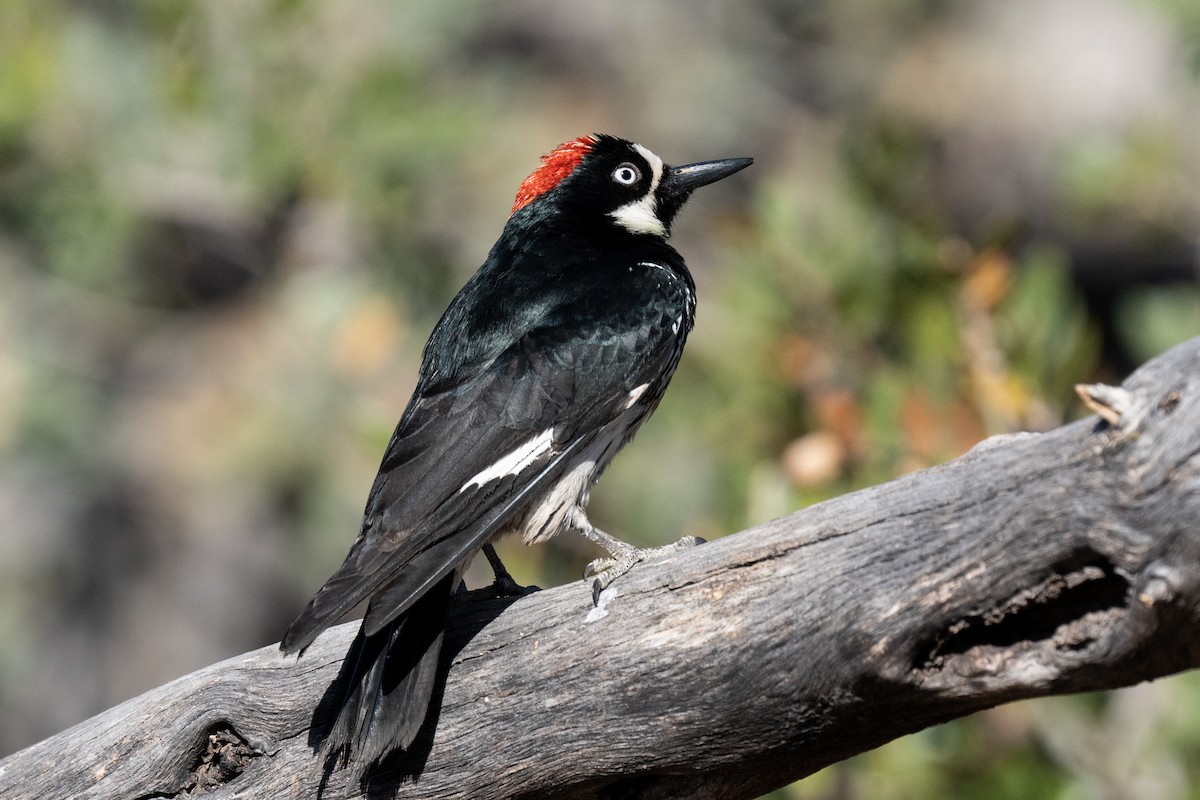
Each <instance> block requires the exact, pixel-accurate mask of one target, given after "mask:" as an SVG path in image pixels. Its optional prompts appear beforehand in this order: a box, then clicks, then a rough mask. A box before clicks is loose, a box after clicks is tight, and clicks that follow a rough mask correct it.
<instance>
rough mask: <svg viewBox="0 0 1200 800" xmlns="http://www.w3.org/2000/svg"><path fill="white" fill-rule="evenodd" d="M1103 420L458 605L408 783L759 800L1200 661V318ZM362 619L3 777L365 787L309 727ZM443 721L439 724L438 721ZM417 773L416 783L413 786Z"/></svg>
mask: <svg viewBox="0 0 1200 800" xmlns="http://www.w3.org/2000/svg"><path fill="white" fill-rule="evenodd" d="M1081 392H1082V393H1083V394H1084V395H1085V396H1086V397H1087V398H1088V402H1089V403H1090V404H1092V407H1093V408H1096V407H1099V408H1101V409H1102V410H1103V411H1104V420H1099V419H1097V418H1096V417H1091V418H1088V419H1085V420H1083V421H1081V422H1077V423H1074V424H1072V425H1067V426H1065V427H1062V428H1059V429H1057V430H1055V431H1052V432H1050V433H1046V434H1040V435H1035V434H1021V435H1016V436H1008V437H997V438H995V439H990V440H988V441H986V442H984V443H983V444H981V445H980V446H979V447H976V448H975V449H974V450H972V451H971V452H970V453H968V454H966V455H965V456H963V457H962V458H959V459H957V460H955V461H953V462H951V463H949V464H946V465H944V466H941V467H936V468H933V469H929V470H925V471H923V472H920V473H915V474H912V475H909V476H907V477H904V478H901V479H899V480H896V481H892V482H890V483H887V484H884V485H882V486H879V487H876V488H873V489H868V490H865V491H861V492H855V493H854V494H850V495H846V496H844V497H841V498H838V499H836V500H832V501H830V502H826V503H822V504H820V505H817V506H813V507H811V508H808V509H805V510H803V511H801V512H799V513H796V514H793V515H791V516H789V517H786V518H784V519H780V520H776V521H774V522H771V523H768V524H766V525H763V526H761V527H758V528H756V529H754V530H750V531H746V532H743V533H741V534H738V535H736V536H730V537H727V538H725V539H722V540H720V541H717V542H714V543H711V544H708V545H705V546H703V547H700V548H698V549H696V550H693V551H689V552H682V553H680V554H679V555H676V556H672V557H671V558H669V559H666V560H663V561H661V562H657V563H654V564H649V565H643V566H640V567H638V568H636V569H634V570H633V571H632V572H631V573H629V574H628V575H627V576H625V577H623V578H622V579H621V580H619V581H617V582H616V584H614V586H613V587H611V588H610V589H609V590H608V591H606V592H605V593H604V596H603V597H602V600H601V605H600V607H599V608H593V607H592V603H591V596H590V589H589V587H588V585H587V584H586V583H583V582H576V583H573V584H570V585H567V586H561V587H558V588H556V589H553V590H550V591H545V592H540V593H538V594H535V595H532V596H528V597H524V598H521V599H519V600H516V601H515V602H514V601H487V602H477V603H471V604H467V605H465V606H462V607H460V608H456V609H454V610H453V611H452V612H451V620H450V634H449V636H448V640H447V648H446V653H445V658H446V660H447V662H448V665H449V674H448V679H447V682H446V685H445V687H444V697H443V698H442V706H441V713H440V718H439V719H437V720H434V721H431V724H429V725H427V730H426V731H424V732H423V735H422V738H421V739H419V740H418V743H417V745H415V746H414V752H413V753H411V754H408V755H406V756H403V757H401V758H398V759H395V760H393V762H392V763H389V764H386V765H385V769H383V770H381V771H378V772H377V773H376V774H374V775H372V776H371V783H370V786H368V787H366V788H367V789H368V793H369V794H371V795H372V796H377V797H389V796H391V795H392V794H393V793H394V792H398V793H399V795H400V796H402V797H437V798H441V797H472V798H486V797H513V796H520V797H524V798H546V797H562V796H570V797H579V798H588V797H656V798H661V797H676V796H678V797H713V798H715V797H722V798H728V797H747V798H749V797H756V796H758V795H760V794H762V793H764V792H767V791H769V790H771V789H773V788H775V787H778V786H781V785H783V784H786V783H788V782H790V781H792V780H795V779H797V778H800V777H802V776H804V775H807V774H809V773H811V772H813V771H815V770H818V769H820V768H822V767H824V766H826V765H828V764H832V763H834V762H836V761H839V760H841V759H844V758H846V757H848V756H850V755H853V754H855V753H859V752H862V751H865V750H868V749H870V748H873V747H875V746H877V745H879V744H882V743H884V742H886V741H889V740H891V739H894V738H896V737H898V736H901V735H903V734H907V733H910V732H912V731H916V730H919V729H921V728H924V727H927V726H929V725H933V724H936V723H940V722H944V721H946V720H949V719H953V718H955V717H961V716H964V715H966V714H969V713H971V712H973V711H977V710H979V709H983V708H987V707H989V706H994V705H996V704H998V703H1004V702H1007V701H1010V700H1015V699H1018V698H1024V697H1036V696H1040V695H1046V694H1057V693H1065V692H1077V691H1086V690H1094V689H1104V688H1114V687H1118V686H1126V685H1129V684H1133V683H1137V682H1139V681H1144V680H1147V679H1151V678H1156V677H1160V676H1163V675H1167V674H1170V673H1173V672H1178V671H1180V670H1185V669H1190V668H1193V667H1195V666H1197V664H1198V663H1200V638H1197V637H1196V636H1195V631H1196V626H1197V621H1198V618H1200V339H1196V340H1192V341H1191V342H1188V343H1186V344H1184V345H1181V346H1180V347H1177V348H1175V349H1173V350H1171V351H1170V352H1168V353H1166V354H1164V355H1163V356H1161V357H1159V358H1157V359H1155V360H1154V361H1151V362H1150V363H1149V364H1147V365H1146V366H1145V367H1143V368H1142V369H1140V370H1139V371H1138V372H1137V373H1135V374H1134V375H1133V376H1132V377H1131V378H1130V379H1129V380H1128V381H1127V382H1126V383H1125V384H1124V388H1123V390H1115V391H1114V390H1113V389H1112V387H1097V386H1090V387H1081ZM354 629H355V625H354V624H352V625H343V626H341V627H339V628H337V629H336V630H334V631H332V632H330V633H328V634H326V635H325V636H323V637H322V638H321V639H320V640H319V641H318V642H317V643H316V644H315V645H314V646H313V647H312V648H311V649H310V650H309V652H308V653H307V654H306V655H305V656H304V657H303V658H301V659H299V660H298V661H297V660H296V659H294V658H285V657H283V656H281V655H280V654H279V653H278V651H277V650H276V649H275V648H274V647H273V646H272V647H267V648H263V649H262V650H258V651H255V652H253V653H249V654H246V655H243V656H239V657H237V658H234V659H231V660H229V661H226V662H223V663H221V664H217V665H215V666H212V667H208V668H206V669H203V670H200V671H199V672H196V673H193V674H192V675H188V676H185V677H183V678H180V679H179V680H177V681H175V682H173V683H170V684H168V685H166V686H163V687H160V688H158V689H155V690H153V691H151V692H147V693H146V694H144V695H142V696H141V697H138V698H135V699H133V700H130V701H129V702H127V703H124V704H122V705H120V706H118V707H116V708H114V709H111V710H110V711H108V712H105V713H103V714H101V715H99V716H97V717H95V718H93V719H91V720H88V721H87V722H84V723H82V724H80V725H78V726H76V727H74V728H72V729H70V730H68V731H66V732H64V733H62V734H59V735H57V736H55V737H52V738H50V739H47V740H46V741H44V742H41V743H39V744H36V745H34V746H32V747H30V748H28V749H26V750H23V751H21V752H19V753H16V754H14V755H12V756H9V757H8V758H6V759H4V760H3V761H0V796H3V797H6V798H46V797H105V798H111V797H139V798H151V797H175V796H178V795H180V794H183V793H187V792H188V791H189V790H192V789H196V788H199V787H203V788H207V789H210V790H211V791H212V795H213V796H214V797H235V796H236V797H252V798H258V797H262V798H266V797H271V798H292V797H312V796H314V793H315V792H316V791H317V789H318V788H319V787H320V786H321V785H322V780H323V778H327V780H328V782H327V784H326V785H325V786H324V789H325V792H326V795H327V796H331V797H333V796H343V795H344V794H346V793H347V792H349V793H350V794H353V790H354V789H356V788H362V787H354V786H350V787H347V786H346V782H347V781H348V772H346V771H334V772H332V773H328V772H326V771H325V770H324V769H323V767H324V765H323V764H322V763H321V761H320V759H319V758H316V757H314V756H313V751H312V749H311V747H310V742H309V738H308V737H309V729H310V727H311V724H312V715H313V709H314V708H316V707H317V706H318V704H319V703H320V701H321V698H322V696H323V694H324V692H325V691H326V689H327V687H328V686H329V684H330V682H331V681H332V680H333V678H334V675H335V674H336V672H337V669H338V665H339V662H340V660H341V658H342V655H343V653H344V652H345V650H346V648H347V646H348V645H349V643H350V639H351V638H352V635H353V633H354ZM435 734H436V735H435ZM414 781H415V782H414Z"/></svg>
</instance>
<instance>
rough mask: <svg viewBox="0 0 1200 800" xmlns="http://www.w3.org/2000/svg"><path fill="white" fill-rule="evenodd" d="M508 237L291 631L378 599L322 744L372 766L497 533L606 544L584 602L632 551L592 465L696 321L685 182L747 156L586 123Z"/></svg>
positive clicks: (451, 311)
mask: <svg viewBox="0 0 1200 800" xmlns="http://www.w3.org/2000/svg"><path fill="white" fill-rule="evenodd" d="M542 161H543V164H542V166H541V167H540V168H538V169H537V170H536V171H535V172H533V174H531V175H530V176H529V177H528V178H526V179H525V181H524V182H523V183H522V184H521V188H520V190H519V191H518V192H517V198H516V202H515V203H514V204H513V208H512V215H511V216H510V217H509V219H508V222H507V224H506V225H505V226H504V231H503V233H501V235H500V239H499V241H497V242H496V244H495V245H494V246H493V247H492V250H491V252H490V253H489V254H488V257H487V260H486V261H485V262H484V263H483V266H482V267H480V268H479V271H478V272H476V273H475V275H474V276H473V277H472V278H471V279H470V280H469V281H467V284H466V285H465V286H464V287H463V288H462V291H460V292H459V293H458V296H457V297H455V298H454V300H453V301H451V303H450V306H449V308H447V309H446V312H445V313H444V314H443V315H442V318H441V320H440V321H439V322H438V324H437V325H436V327H434V329H433V333H432V335H431V336H430V337H429V341H428V343H427V344H426V345H425V350H424V353H423V356H422V361H421V369H420V375H419V378H418V381H417V387H416V390H415V391H414V392H413V396H412V399H411V400H410V401H409V403H408V407H407V408H406V409H405V410H404V414H403V416H402V417H401V418H400V422H399V424H398V425H397V426H396V430H395V433H393V434H392V438H391V441H390V443H389V444H388V446H387V451H386V452H385V454H384V457H383V463H382V464H381V465H380V467H379V475H378V476H377V477H376V478H375V483H374V485H373V486H372V487H371V493H370V496H369V497H368V499H367V507H366V512H365V515H364V518H363V522H362V529H361V531H360V532H359V534H358V538H357V539H356V540H355V541H354V544H353V545H352V546H351V548H350V553H349V555H348V556H347V557H346V561H345V563H343V564H342V566H341V567H340V568H338V570H337V571H336V572H335V573H334V574H333V576H332V577H331V578H330V579H329V580H328V581H327V582H326V583H325V585H324V586H322V587H321V589H320V590H319V591H318V592H317V593H316V595H315V596H314V597H313V598H312V600H311V601H310V602H309V604H308V607H307V608H305V609H304V612H303V613H302V614H301V615H300V616H299V617H298V618H297V619H296V621H295V622H293V623H292V625H291V627H290V628H289V629H288V631H287V634H286V635H285V636H284V637H283V642H282V643H281V644H280V647H281V649H282V650H283V651H284V652H285V653H297V652H299V653H302V652H303V651H304V649H305V648H306V647H308V646H309V645H310V644H311V643H312V642H313V640H314V639H316V637H317V635H318V634H320V633H321V631H323V630H324V629H325V628H327V627H328V626H329V625H331V624H333V623H334V622H336V621H337V620H338V618H339V617H341V616H342V615H343V614H345V613H346V612H347V611H349V610H350V609H352V608H353V607H354V606H356V605H357V604H358V603H360V602H361V601H363V600H369V603H368V605H367V610H366V616H365V617H364V618H363V621H362V626H361V627H360V629H359V632H358V636H357V637H356V638H355V640H354V643H353V644H352V645H351V648H350V651H349V652H348V653H347V655H346V659H345V661H344V663H343V665H342V669H341V673H340V674H339V676H338V678H337V681H336V683H335V684H334V687H333V689H332V690H331V691H332V692H333V695H334V696H335V697H336V703H335V705H334V706H333V711H334V712H335V713H336V718H335V720H334V722H333V725H332V727H331V729H330V731H329V735H328V738H327V739H326V741H325V751H326V752H327V753H331V754H337V755H338V756H339V757H340V758H341V760H342V763H346V761H347V760H348V759H349V758H353V760H354V761H355V765H356V770H357V771H358V772H359V773H360V774H361V772H362V771H363V770H365V769H366V768H367V767H368V766H370V765H371V764H372V763H374V762H376V761H378V760H379V759H380V758H382V757H383V756H385V755H386V754H388V753H389V752H391V751H393V750H396V749H408V747H409V746H410V745H411V744H412V742H413V740H414V739H415V738H416V736H417V733H418V731H419V730H420V728H421V727H422V724H423V723H424V721H425V718H426V716H427V712H428V710H429V705H430V697H431V695H432V692H433V688H434V678H435V673H436V669H437V664H438V656H439V653H440V651H441V644H442V634H443V630H444V628H445V621H446V609H447V605H448V602H449V600H450V598H451V594H452V592H454V590H455V588H456V587H457V586H458V585H459V583H460V579H461V576H462V574H463V572H464V570H465V569H466V567H467V565H468V563H470V561H471V559H472V558H473V557H474V556H475V554H476V553H478V552H479V551H480V550H481V549H483V550H484V552H485V554H486V555H487V557H488V559H489V561H490V562H491V564H492V566H493V568H494V570H495V572H496V578H497V585H498V586H501V587H502V588H510V589H511V588H512V587H515V584H513V582H512V579H511V578H509V577H508V575H507V573H506V572H504V568H503V565H502V564H500V561H499V559H498V558H497V557H496V555H495V551H494V550H492V548H491V545H490V544H489V542H490V541H491V540H492V539H494V538H496V537H498V536H501V535H503V534H506V533H519V534H521V536H522V537H523V538H524V540H525V542H526V543H532V542H540V541H544V540H546V539H548V538H550V537H551V536H553V535H554V534H556V533H558V532H559V531H561V530H565V529H570V530H574V531H577V532H578V533H581V534H583V535H584V536H586V537H587V538H589V539H591V540H593V541H595V542H597V543H598V544H600V545H601V546H602V547H604V548H605V549H606V550H607V551H608V553H609V556H610V557H609V558H606V559H598V560H597V561H594V562H592V563H591V564H590V565H589V566H588V570H587V572H586V573H585V577H589V576H590V577H593V579H594V582H593V600H594V601H595V600H596V599H597V598H598V596H599V593H600V592H601V591H602V590H603V589H604V588H605V587H606V586H607V585H608V584H609V583H610V582H611V581H612V580H614V579H615V578H617V577H619V576H620V575H622V574H624V573H625V572H626V571H628V570H629V569H630V567H632V566H633V565H634V564H635V563H637V562H638V561H641V560H644V559H646V558H647V557H651V556H654V555H656V554H659V553H663V552H667V551H672V550H677V549H680V548H683V547H687V546H690V545H692V544H695V543H696V542H697V541H698V540H697V539H695V538H694V537H685V538H684V539H681V540H680V541H678V542H676V543H675V544H673V545H669V546H667V547H660V548H650V549H645V550H642V549H637V548H634V547H632V546H630V545H628V544H625V543H624V542H621V541H620V540H618V539H616V538H614V537H612V536H610V535H609V534H607V533H605V532H603V531H600V530H598V529H596V528H595V527H593V525H592V524H591V523H590V522H589V521H588V519H587V517H586V516H585V514H584V510H583V509H584V506H585V505H586V504H587V500H588V493H589V491H590V489H591V487H592V484H593V483H595V481H596V479H597V478H598V477H599V476H600V473H601V472H602V471H603V470H604V468H605V467H606V466H607V465H608V463H609V462H610V461H611V460H612V458H613V456H615V455H616V453H617V451H618V450H620V449H621V447H622V445H624V444H625V443H626V442H627V441H629V439H630V437H632V436H633V434H634V432H635V431H636V430H637V429H638V426H640V425H641V424H642V422H644V421H645V419H646V418H647V417H648V416H650V414H651V413H652V412H653V411H654V409H655V408H656V407H657V406H658V402H659V400H660V399H661V398H662V396H663V392H664V391H665V390H666V388H667V383H668V382H669V381H670V380H671V375H672V373H673V372H674V371H675V366H676V364H677V363H678V362H679V356H680V354H681V353H682V352H683V344H684V340H685V339H686V338H687V335H688V332H689V331H690V330H691V328H692V317H693V314H694V312H695V308H696V288H695V284H694V283H693V281H692V276H691V275H690V274H689V273H688V270H687V267H686V266H685V265H684V263H683V258H681V257H680V255H679V253H677V252H676V251H675V250H674V249H673V248H672V247H671V246H670V245H668V244H667V242H666V240H667V237H668V236H669V235H670V231H671V221H672V220H673V219H674V217H675V214H676V213H677V212H678V211H679V209H680V208H681V207H682V206H683V204H684V202H685V201H686V200H687V199H688V197H689V196H690V195H691V193H692V191H693V190H694V189H696V188H698V187H700V186H704V185H705V184H709V183H712V182H713V181H717V180H720V179H721V178H724V177H726V176H728V175H732V174H733V173H735V172H737V171H738V170H741V169H744V168H745V167H747V166H749V165H750V163H751V161H752V160H751V159H749V158H731V159H725V160H720V161H706V162H702V163H698V164H688V165H686V166H682V167H671V166H667V165H666V164H664V163H663V161H662V159H660V158H659V157H658V156H656V155H655V154H654V153H652V152H650V151H649V150H647V149H646V148H645V147H642V146H641V145H640V144H635V143H633V142H629V141H626V140H624V139H618V138H616V137H613V136H607V135H591V136H583V137H581V138H579V139H575V140H574V141H570V142H566V143H565V144H562V145H560V146H559V147H558V148H556V149H555V150H554V151H553V152H551V153H549V154H548V155H545V156H543V157H542Z"/></svg>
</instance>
